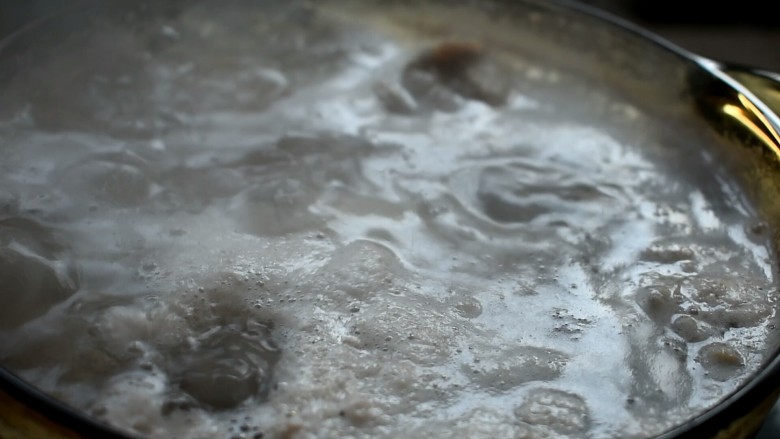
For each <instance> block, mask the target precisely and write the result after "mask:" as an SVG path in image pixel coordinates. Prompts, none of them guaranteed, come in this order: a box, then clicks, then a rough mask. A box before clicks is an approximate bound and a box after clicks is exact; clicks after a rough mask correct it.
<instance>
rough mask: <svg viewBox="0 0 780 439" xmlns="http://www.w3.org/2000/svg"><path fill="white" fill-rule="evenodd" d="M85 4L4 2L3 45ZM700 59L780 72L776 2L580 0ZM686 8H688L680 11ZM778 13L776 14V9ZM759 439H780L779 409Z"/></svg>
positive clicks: (0, 0) (0, 9)
mask: <svg viewBox="0 0 780 439" xmlns="http://www.w3.org/2000/svg"><path fill="white" fill-rule="evenodd" d="M80 1H81V0H0V39H2V38H3V37H4V36H6V35H8V34H10V33H12V32H14V31H17V30H19V29H21V28H23V27H24V26H25V25H27V24H29V23H32V22H34V21H35V20H36V19H38V18H41V17H43V16H46V15H49V14H52V13H54V12H56V11H57V10H59V9H62V8H66V7H67V6H68V5H72V4H75V3H78V2H80ZM581 2H583V3H587V4H589V5H591V6H594V7H598V8H601V9H603V10H606V11H608V12H611V13H613V14H615V15H618V16H620V17H622V18H624V19H626V20H628V21H631V22H633V23H635V24H638V25H640V26H643V27H645V28H646V29H649V30H651V31H652V32H655V33H656V34H658V35H661V36H662V37H664V38H666V39H668V40H670V41H672V42H674V43H676V44H677V45H679V46H682V47H683V48H686V49H688V50H691V51H693V52H695V53H697V54H699V55H703V56H707V57H710V58H713V59H716V60H720V61H727V62H731V63H736V64H742V65H746V66H751V67H758V68H763V69H767V70H771V71H775V72H780V16H778V15H777V14H775V13H774V12H773V11H770V10H769V7H770V6H774V3H775V2H774V1H764V0H761V1H759V0H740V1H738V2H728V3H725V2H723V3H722V4H721V2H703V1H696V0H687V1H686V0H581ZM681 6H684V7H681ZM772 9H773V10H774V8H772ZM757 439H780V405H778V406H777V407H775V409H774V411H773V415H772V416H771V417H770V419H769V421H768V422H767V424H766V426H765V427H764V429H763V430H762V432H761V433H760V435H759V437H758V438H757Z"/></svg>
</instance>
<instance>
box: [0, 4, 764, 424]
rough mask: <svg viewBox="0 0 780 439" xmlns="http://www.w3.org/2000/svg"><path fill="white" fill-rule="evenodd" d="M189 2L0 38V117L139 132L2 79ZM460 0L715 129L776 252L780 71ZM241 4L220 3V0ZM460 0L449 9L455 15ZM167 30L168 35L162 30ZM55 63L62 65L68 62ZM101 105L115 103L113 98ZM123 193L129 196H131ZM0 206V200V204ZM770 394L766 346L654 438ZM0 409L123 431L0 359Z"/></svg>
mask: <svg viewBox="0 0 780 439" xmlns="http://www.w3.org/2000/svg"><path fill="white" fill-rule="evenodd" d="M191 3H199V2H186V1H175V0H171V1H130V0H110V1H100V2H96V1H87V2H84V3H82V4H80V5H79V6H77V7H73V8H69V9H68V10H66V11H61V12H59V13H57V14H54V15H53V16H52V17H50V18H47V19H44V20H40V21H38V22H36V23H34V24H33V25H31V26H28V28H26V29H24V30H22V31H21V32H18V33H17V34H14V35H12V36H11V37H9V38H7V39H5V40H4V41H0V58H2V59H3V62H2V63H0V120H2V118H4V117H7V116H8V115H9V114H11V113H13V112H16V111H18V110H19V108H14V107H13V105H10V106H8V105H3V101H6V102H17V101H19V100H20V99H19V98H20V96H24V95H25V94H31V93H32V94H33V95H35V96H34V104H33V106H34V107H35V108H33V112H34V118H35V119H36V120H37V121H38V122H39V123H41V124H43V125H45V126H46V128H47V129H51V130H55V131H56V130H79V129H83V128H84V127H89V126H94V125H95V124H98V125H101V124H102V125H103V126H104V127H107V129H108V130H109V131H110V132H111V133H112V134H113V135H115V136H119V137H126V138H140V139H144V138H147V137H148V136H149V130H147V129H146V128H145V127H139V126H124V125H121V124H112V123H111V122H110V121H107V120H106V119H105V118H104V115H101V114H98V113H97V112H96V110H95V109H94V108H85V107H83V106H79V105H78V104H77V105H75V106H74V107H73V108H72V109H71V108H67V109H65V111H62V110H61V109H60V108H58V106H59V105H60V104H62V102H67V99H74V98H75V99H78V97H77V96H75V95H73V94H71V92H70V91H69V90H42V89H35V88H29V87H28V88H25V87H18V88H6V87H5V84H9V83H11V81H18V78H19V76H20V72H24V71H25V70H26V69H30V68H31V66H35V65H36V62H37V60H38V59H41V58H45V57H50V56H51V53H50V52H49V48H50V47H53V46H55V45H56V43H57V42H58V41H61V40H65V39H68V38H76V39H78V38H82V37H84V38H86V37H88V36H89V35H91V34H92V33H94V32H99V31H100V30H105V29H106V28H108V27H112V26H113V27H117V28H128V29H132V28H135V27H138V26H142V25H144V23H146V22H148V21H154V20H156V19H158V18H160V17H174V16H177V14H180V13H181V11H182V10H184V9H186V8H187V7H189V5H190V4H191ZM234 3H235V4H234ZM377 3H378V2H377ZM430 3H431V4H436V2H430ZM462 3H463V5H467V7H468V8H474V10H476V9H480V10H485V11H487V12H486V14H487V16H489V17H493V19H495V28H491V29H490V30H489V31H488V30H486V29H481V28H480V27H479V26H475V27H474V29H472V30H471V32H472V33H473V35H470V36H471V37H474V38H476V39H480V40H481V41H483V42H485V44H490V45H493V46H495V47H500V48H501V49H502V50H508V51H511V50H513V48H514V47H515V46H516V41H517V40H518V39H521V38H534V39H535V40H536V41H538V44H536V45H534V46H533V47H528V46H526V47H523V50H526V51H531V52H533V53H532V56H534V57H535V58H537V59H541V60H544V59H550V60H554V62H555V63H556V65H559V66H561V67H562V68H567V69H570V70H571V71H574V72H580V71H587V72H589V74H590V75H591V77H592V78H593V80H594V81H596V82H597V83H599V84H600V85H603V84H610V83H615V84H618V83H619V84H620V86H619V87H620V92H621V93H622V94H623V95H624V96H626V99H627V100H628V101H629V102H637V103H641V105H642V106H643V108H644V109H645V111H648V112H650V113H658V114H663V113H668V114H673V115H675V116H676V117H678V118H679V120H684V121H689V122H690V124H691V125H695V126H696V129H698V130H702V131H707V132H709V133H710V134H711V135H712V137H713V138H714V139H715V138H716V139H718V141H719V142H720V143H721V145H723V148H715V149H714V150H713V152H712V154H713V157H714V161H715V162H716V163H723V164H725V165H724V166H726V167H728V168H729V171H730V172H732V173H733V174H734V175H736V176H737V178H738V179H740V180H741V181H742V182H744V185H745V187H746V188H748V189H747V191H748V194H747V195H748V196H749V197H750V198H751V199H752V200H753V202H754V204H755V205H756V206H757V208H758V209H759V210H760V211H761V214H762V215H763V217H764V218H766V219H767V220H768V221H769V222H770V229H771V230H774V232H773V235H772V236H771V242H772V245H773V249H774V250H775V251H777V244H778V242H779V241H778V240H779V239H780V235H778V232H777V230H780V224H778V223H777V221H773V220H775V219H777V218H780V199H778V197H777V196H776V194H777V193H780V179H779V178H777V176H778V175H780V169H778V166H780V116H778V114H780V76H778V75H776V74H774V73H771V72H765V71H757V70H751V69H749V68H744V67H740V66H732V65H724V64H721V63H718V62H716V61H712V60H709V59H705V58H702V57H699V56H696V55H695V54H692V53H689V52H686V51H685V50H683V49H680V48H678V47H676V46H674V45H672V44H670V43H668V42H666V41H664V40H662V39H660V38H658V37H657V36H655V35H653V34H650V33H649V32H646V31H644V30H642V29H640V28H637V27H635V26H633V25H631V24H629V23H626V22H624V21H622V20H620V19H617V18H615V17H612V16H609V15H608V14H605V13H603V12H600V11H598V10H595V9H591V8H588V7H584V6H581V5H578V4H570V3H565V2H547V1H536V0H528V1H523V2H517V3H516V4H515V3H513V4H511V5H510V4H507V3H501V2H492V1H486V2H479V1H472V2H469V1H464V2H462ZM241 4H242V3H241V2H240V1H237V2H231V3H230V6H236V7H240V5H241ZM426 5H427V3H426V4H422V3H420V4H415V5H413V6H410V5H409V4H407V3H406V2H397V3H396V2H393V3H392V4H391V5H390V6H387V3H386V4H385V5H384V6H382V7H390V8H395V9H394V11H395V12H399V17H401V20H402V21H404V23H405V25H406V26H409V27H410V28H413V29H416V31H418V32H420V33H421V34H426V33H427V34H437V33H440V32H443V31H442V29H445V28H446V23H447V20H448V19H449V18H447V17H442V18H441V19H440V20H423V19H418V18H416V17H415V16H416V15H417V11H421V10H424V9H425V8H426V7H427V6H426ZM463 5H460V6H458V7H457V8H456V7H455V6H453V9H454V10H456V13H463V10H462V9H460V7H461V6H463ZM465 10H466V11H468V9H465ZM410 11H411V12H410ZM167 37H170V38H175V36H173V34H170V35H167ZM165 38H166V35H165V33H163V35H162V36H161V40H160V41H158V42H157V43H159V44H166V41H165ZM157 43H155V44H157ZM118 50H119V51H121V50H122V48H121V47H120V48H118ZM125 61H126V60H125ZM112 62H113V60H102V61H101V63H102V64H101V65H100V66H98V67H97V68H98V69H110V68H111V63H112ZM58 65H59V66H65V68H69V67H68V65H67V63H65V64H58ZM71 67H74V68H73V70H72V71H68V70H65V71H63V72H62V74H63V75H64V76H67V75H71V76H70V77H71V78H72V81H74V85H77V84H75V81H80V80H82V79H83V76H80V75H81V74H82V73H83V72H81V71H79V69H78V68H77V67H78V66H71ZM16 83H17V82H15V84H16ZM32 83H33V84H34V83H35V81H34V80H33V81H32ZM37 86H40V84H37ZM75 88H76V89H78V87H77V86H76V87H75ZM3 107H5V108H3ZM110 111H114V113H116V112H117V111H119V112H120V113H121V108H119V109H117V108H112V109H111V110H110ZM115 116H117V117H121V116H122V115H121V114H118V115H116V114H115ZM171 117H173V116H171ZM131 183H132V181H131ZM0 195H2V192H0ZM0 201H2V199H0ZM125 201H126V202H127V203H128V204H133V203H135V200H133V199H128V200H125ZM2 208H3V206H2V205H0V212H2V210H1V209H2ZM775 268H776V267H775ZM779 395H780V357H779V356H778V352H775V353H774V354H772V355H771V359H770V360H768V361H766V362H765V364H764V366H763V367H762V368H761V370H760V371H759V372H758V373H757V374H756V375H755V376H754V377H753V378H752V379H750V380H749V382H747V383H746V384H745V385H743V386H741V387H740V388H738V389H736V390H735V391H733V392H731V393H730V394H728V395H727V396H726V397H725V398H724V399H723V400H722V401H721V402H720V403H718V404H717V405H716V406H715V407H713V408H712V409H710V410H708V411H707V412H706V413H703V414H701V415H699V416H696V417H695V418H693V419H690V420H688V421H686V422H684V423H681V424H680V425H678V426H676V427H675V428H673V429H671V430H669V431H667V432H665V433H663V434H661V435H660V436H657V437H658V438H659V439H671V438H685V437H690V438H713V439H727V438H729V439H741V438H750V437H752V436H753V435H754V434H755V432H756V431H757V430H758V428H759V427H760V426H761V424H762V422H763V420H764V418H765V417H766V415H767V413H768V412H769V410H770V409H771V407H772V406H773V404H774V403H775V401H776V400H777V398H778V396H779ZM0 407H2V410H1V411H0V436H2V437H4V438H28V437H35V438H78V437H84V438H87V437H116V438H125V437H127V434H126V433H123V432H120V431H118V430H116V429H114V428H112V427H110V426H107V425H104V424H103V423H101V422H99V421H97V420H95V419H94V418H92V417H90V416H87V415H85V414H83V413H80V412H78V411H76V410H73V409H71V408H69V407H68V406H66V405H65V404H63V403H61V402H58V401H57V400H56V399H54V398H53V397H51V396H50V395H47V394H45V393H44V392H41V391H39V390H37V389H36V388H35V387H34V386H32V385H30V384H29V383H27V382H25V381H24V380H22V379H20V378H19V377H17V376H16V375H15V374H14V373H12V372H11V371H9V370H7V369H4V368H0Z"/></svg>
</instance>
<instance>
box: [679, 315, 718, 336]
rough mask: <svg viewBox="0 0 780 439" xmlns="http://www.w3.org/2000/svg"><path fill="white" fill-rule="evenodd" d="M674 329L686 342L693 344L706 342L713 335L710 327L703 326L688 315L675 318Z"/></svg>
mask: <svg viewBox="0 0 780 439" xmlns="http://www.w3.org/2000/svg"><path fill="white" fill-rule="evenodd" d="M672 329H673V330H674V332H676V333H677V335H679V336H680V337H682V338H683V339H685V341H688V342H691V343H696V342H700V341H704V340H706V339H708V338H709V337H710V336H711V335H712V334H711V330H710V328H709V327H707V326H703V325H702V324H701V323H700V322H698V321H697V320H696V319H694V318H693V317H691V316H686V315H682V316H678V317H677V318H675V319H674V321H673V322H672Z"/></svg>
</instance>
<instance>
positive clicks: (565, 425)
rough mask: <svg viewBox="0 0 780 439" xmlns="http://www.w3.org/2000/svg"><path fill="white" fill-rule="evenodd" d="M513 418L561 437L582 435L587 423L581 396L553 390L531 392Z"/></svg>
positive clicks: (588, 419)
mask: <svg viewBox="0 0 780 439" xmlns="http://www.w3.org/2000/svg"><path fill="white" fill-rule="evenodd" d="M515 415H516V416H517V417H518V419H520V420H521V421H523V422H526V423H528V424H530V425H544V426H547V427H549V428H550V429H552V430H553V431H555V432H556V433H559V434H565V435H577V434H582V433H584V432H585V431H587V429H588V427H589V425H590V422H591V421H590V413H589V410H588V406H587V404H586V403H585V400H584V399H583V398H582V397H581V396H579V395H577V394H574V393H569V392H564V391H561V390H556V389H534V390H532V391H531V392H530V393H529V394H528V396H526V397H525V399H524V401H523V403H522V404H521V405H520V406H519V407H518V408H517V409H515Z"/></svg>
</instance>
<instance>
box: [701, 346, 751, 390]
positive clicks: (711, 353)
mask: <svg viewBox="0 0 780 439" xmlns="http://www.w3.org/2000/svg"><path fill="white" fill-rule="evenodd" d="M696 361H698V362H699V364H701V365H702V367H704V369H705V370H706V371H707V373H708V376H709V377H710V378H712V379H714V380H716V381H726V380H728V379H730V378H732V377H734V376H735V375H737V374H738V373H740V372H741V371H742V369H743V368H744V367H745V360H744V359H743V358H742V354H740V353H739V351H738V350H736V349H735V348H734V347H733V346H731V345H729V344H727V343H722V342H714V343H710V344H708V345H706V346H704V347H703V348H701V350H700V351H699V355H698V356H697V357H696Z"/></svg>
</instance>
